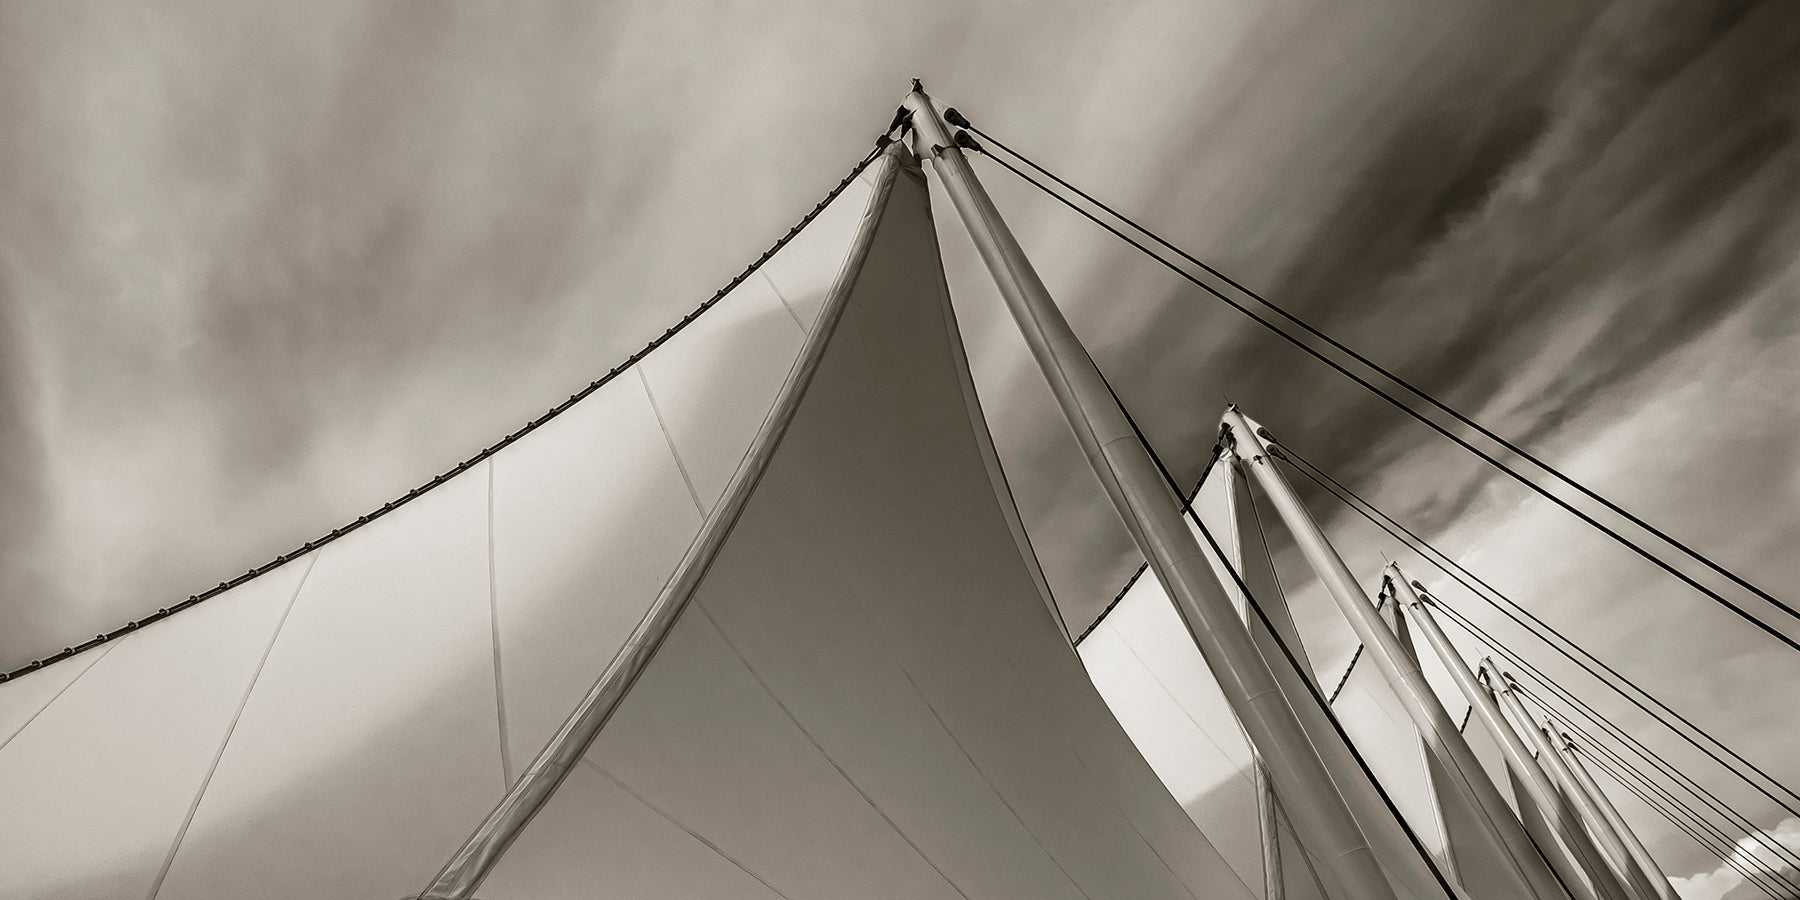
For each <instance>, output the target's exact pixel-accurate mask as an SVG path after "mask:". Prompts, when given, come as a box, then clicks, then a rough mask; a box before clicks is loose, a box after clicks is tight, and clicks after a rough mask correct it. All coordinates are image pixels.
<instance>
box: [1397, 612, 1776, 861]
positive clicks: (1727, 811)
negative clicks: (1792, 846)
mask: <svg viewBox="0 0 1800 900" xmlns="http://www.w3.org/2000/svg"><path fill="white" fill-rule="evenodd" d="M1420 596H1421V598H1423V599H1424V600H1425V601H1426V602H1427V603H1429V604H1430V605H1431V606H1432V607H1434V608H1436V609H1437V610H1438V611H1439V612H1442V613H1443V614H1444V615H1445V616H1446V617H1447V618H1449V619H1450V621H1451V623H1452V624H1454V625H1456V626H1457V627H1459V628H1461V629H1462V630H1463V631H1465V632H1467V633H1468V634H1469V635H1470V636H1471V637H1473V638H1475V639H1476V640H1477V641H1479V642H1480V643H1481V644H1483V645H1484V646H1486V647H1487V648H1488V649H1489V650H1490V651H1491V652H1493V653H1495V654H1498V655H1499V656H1500V657H1501V658H1502V659H1505V660H1506V661H1507V662H1508V663H1511V664H1512V665H1514V666H1516V667H1517V668H1518V671H1519V673H1520V674H1523V675H1525V676H1526V677H1528V678H1530V679H1532V680H1533V681H1535V682H1537V683H1538V684H1540V685H1542V686H1543V687H1544V688H1545V689H1547V690H1549V691H1551V692H1552V693H1554V694H1556V696H1557V698H1558V699H1560V700H1562V701H1563V702H1564V703H1565V704H1567V705H1568V706H1569V708H1570V709H1572V710H1574V711H1575V712H1576V713H1577V714H1578V715H1580V716H1581V717H1582V718H1584V719H1586V720H1587V721H1588V722H1590V723H1592V724H1594V725H1597V726H1599V727H1600V729H1601V730H1603V731H1605V732H1606V733H1607V734H1608V736H1610V737H1612V738H1613V739H1614V740H1616V741H1618V742H1619V743H1620V744H1621V745H1623V746H1624V747H1626V748H1627V749H1629V750H1630V751H1631V752H1632V753H1634V754H1636V755H1637V756H1638V757H1639V758H1640V759H1643V760H1644V761H1645V762H1647V763H1649V764H1650V765H1651V767H1652V768H1655V769H1656V770H1657V771H1659V772H1662V773H1664V774H1666V775H1668V776H1669V777H1671V778H1672V779H1673V780H1674V781H1675V782H1676V783H1677V784H1681V785H1682V787H1683V788H1684V789H1685V790H1687V792H1688V793H1690V794H1693V795H1694V796H1695V797H1697V798H1701V799H1702V802H1705V803H1707V804H1708V805H1709V806H1710V807H1712V808H1713V810H1714V811H1715V812H1718V813H1719V814H1720V815H1722V816H1724V817H1725V818H1726V819H1727V820H1728V821H1730V822H1732V823H1733V824H1735V825H1736V826H1737V827H1738V828H1741V829H1742V830H1743V831H1744V833H1745V835H1746V836H1749V837H1751V838H1752V839H1753V840H1756V841H1757V842H1758V843H1761V844H1763V845H1765V846H1767V847H1769V849H1770V850H1771V851H1772V852H1774V853H1776V854H1777V855H1783V856H1789V857H1793V851H1792V850H1789V849H1788V848H1787V847H1785V846H1779V845H1777V844H1772V843H1770V839H1768V838H1766V837H1764V836H1762V831H1761V829H1759V828H1758V827H1757V826H1756V825H1755V824H1754V823H1753V822H1751V821H1750V819H1749V817H1747V816H1745V815H1743V814H1742V813H1740V812H1738V811H1737V810H1735V809H1733V808H1732V807H1731V806H1730V805H1729V804H1726V803H1725V802H1724V801H1723V800H1720V799H1719V798H1718V797H1717V796H1715V795H1713V794H1712V792H1710V791H1708V790H1706V788H1705V787H1704V786H1702V785H1700V783H1699V782H1697V781H1694V779H1693V778H1691V777H1689V776H1688V775H1686V774H1685V773H1683V772H1681V771H1680V770H1679V769H1677V768H1675V767H1674V766H1672V765H1670V764H1669V763H1668V762H1667V761H1666V760H1664V759H1663V758H1662V757H1661V756H1659V755H1657V754H1656V752H1655V751H1653V750H1651V749H1650V748H1649V747H1647V746H1645V745H1644V744H1643V742H1641V741H1639V740H1638V739H1637V738H1635V737H1632V736H1631V734H1630V733H1628V732H1626V731H1625V730H1624V729H1623V728H1620V727H1619V726H1618V725H1615V724H1613V723H1612V721H1610V720H1609V719H1607V718H1606V717H1605V716H1603V715H1601V714H1600V712H1599V711H1598V710H1596V709H1594V708H1593V707H1592V706H1589V705H1588V704H1587V703H1586V702H1585V701H1583V700H1582V699H1581V698H1579V697H1576V696H1575V695H1574V694H1572V693H1570V692H1569V691H1568V689H1567V688H1564V687H1562V686H1561V685H1559V684H1557V683H1556V682H1555V681H1554V680H1552V679H1551V678H1550V677H1549V676H1548V675H1545V674H1544V673H1543V672H1542V671H1541V670H1539V669H1538V668H1537V667H1536V666H1534V665H1532V664H1531V662H1530V661H1529V660H1527V659H1525V658H1523V657H1521V656H1520V655H1519V654H1518V653H1516V652H1514V651H1513V650H1511V649H1509V648H1508V647H1507V646H1506V645H1505V644H1503V643H1501V642H1500V641H1499V639H1497V638H1495V637H1494V636H1493V635H1492V634H1489V633H1488V632H1487V631H1486V630H1485V629H1483V628H1482V627H1481V626H1479V625H1476V624H1475V623H1474V622H1472V621H1470V620H1469V619H1468V618H1467V617H1465V616H1463V615H1462V614H1461V613H1459V612H1457V611H1456V609H1455V608H1454V607H1452V606H1450V605H1449V604H1446V603H1444V602H1443V601H1442V600H1440V599H1439V598H1437V597H1434V596H1432V595H1431V594H1430V593H1429V592H1426V591H1423V590H1421V592H1420ZM1514 686H1515V687H1516V688H1517V689H1518V690H1519V691H1520V692H1521V693H1523V694H1524V695H1525V696H1527V697H1529V698H1531V699H1532V700H1533V701H1534V702H1536V703H1537V705H1538V706H1540V707H1543V708H1544V709H1546V710H1550V709H1551V708H1552V707H1551V706H1550V705H1549V704H1548V703H1546V702H1545V701H1544V699H1543V698H1542V697H1539V696H1538V695H1537V694H1536V693H1535V692H1533V691H1532V690H1531V689H1530V688H1528V687H1526V686H1524V685H1523V684H1518V683H1517V682H1515V683H1514ZM1559 718H1562V717H1561V716H1559ZM1740 777H1741V776H1740ZM1795 862H1796V864H1797V867H1800V857H1795Z"/></svg>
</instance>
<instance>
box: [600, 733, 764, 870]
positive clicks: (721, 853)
mask: <svg viewBox="0 0 1800 900" xmlns="http://www.w3.org/2000/svg"><path fill="white" fill-rule="evenodd" d="M581 762H582V764H583V765H585V766H587V767H588V768H590V769H593V770H594V771H596V772H599V773H600V774H601V775H602V776H604V777H605V778H606V780H608V781H610V782H612V783H613V784H616V785H618V786H619V790H621V791H624V792H625V793H626V794H627V795H628V796H630V797H631V799H633V800H636V801H637V802H639V803H641V804H643V806H644V808H645V809H648V810H650V811H651V812H653V813H656V814H657V815H658V816H661V817H662V819H663V821H665V822H668V823H669V824H670V825H673V826H675V827H676V828H679V829H681V830H682V831H684V832H686V833H687V835H688V837H691V838H693V839H694V840H696V841H699V842H700V845H701V846H703V847H705V848H706V849H708V850H711V851H712V852H713V853H715V854H717V855H718V857H719V858H720V859H722V860H725V861H726V862H728V863H731V864H732V865H733V866H736V867H737V869H738V871H740V872H743V873H744V874H745V875H748V876H750V877H751V878H754V879H756V881H757V883H758V884H761V885H762V886H763V887H766V888H768V889H769V891H770V892H771V893H773V894H774V895H775V896H777V897H780V898H781V900H792V898H790V897H788V895H787V894H785V893H783V892H782V891H781V889H780V888H777V887H776V886H774V885H772V884H770V883H769V882H768V880H767V879H765V878H763V877H762V876H761V875H758V874H756V872H755V871H753V870H752V869H751V868H750V867H749V866H747V865H744V864H743V863H742V862H739V861H738V859H737V858H736V857H734V856H732V855H731V854H729V853H726V852H725V850H724V848H722V847H720V846H719V845H718V844H715V843H713V842H712V841H711V840H708V839H707V837H706V835H703V834H701V833H700V832H698V831H695V830H694V829H692V828H689V827H688V826H687V825H686V823H684V822H682V821H681V820H680V819H677V818H675V817H674V816H673V815H670V814H669V811H668V810H665V809H663V808H662V807H660V806H657V805H656V804H654V803H651V802H650V799H649V798H647V797H645V796H644V795H643V794H640V793H638V792H637V791H635V790H632V788H631V785H628V784H626V783H625V781H624V780H623V779H621V778H620V777H619V776H617V775H614V774H613V773H612V772H611V771H608V770H607V768H606V767H605V766H602V765H600V764H599V763H597V762H594V761H593V760H592V759H589V758H588V757H586V756H583V757H581Z"/></svg>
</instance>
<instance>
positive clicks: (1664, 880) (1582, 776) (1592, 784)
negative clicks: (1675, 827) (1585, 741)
mask: <svg viewBox="0 0 1800 900" xmlns="http://www.w3.org/2000/svg"><path fill="white" fill-rule="evenodd" d="M1561 737H1562V740H1561V741H1560V742H1555V741H1553V742H1552V743H1556V745H1557V750H1558V751H1559V752H1560V753H1561V754H1562V758H1563V762H1564V763H1566V764H1567V765H1568V767H1569V772H1570V773H1571V774H1573V775H1574V776H1575V780H1576V782H1578V783H1579V784H1580V785H1581V787H1582V790H1585V791H1587V793H1588V796H1589V797H1592V798H1593V799H1594V805H1596V806H1598V807H1599V808H1600V814H1601V815H1603V816H1605V817H1606V824H1608V825H1610V826H1611V827H1612V830H1613V833H1614V834H1616V835H1618V837H1619V840H1620V842H1622V843H1623V844H1624V845H1625V849H1626V850H1628V851H1630V852H1631V861H1632V862H1633V863H1634V864H1636V866H1637V868H1638V870H1639V872H1641V873H1642V874H1643V876H1644V878H1645V879H1646V880H1647V881H1649V882H1650V884H1651V886H1653V887H1655V888H1656V894H1657V896H1658V897H1660V898H1662V900H1678V898H1677V897H1676V896H1675V888H1674V887H1672V886H1670V884H1669V876H1667V875H1664V874H1663V870H1662V867H1661V866H1658V865H1657V864H1656V860H1655V859H1654V858H1653V857H1651V856H1650V850H1649V849H1648V848H1646V847H1645V846H1644V842H1643V841H1640V840H1638V836H1637V833H1636V832H1634V831H1632V830H1631V826H1630V825H1629V824H1627V823H1626V822H1625V817H1624V816H1621V815H1619V808H1618V807H1616V806H1614V805H1613V803H1612V801H1611V800H1609V799H1607V797H1606V792H1605V791H1602V790H1601V789H1600V783H1599V782H1597V781H1595V780H1594V776H1593V774H1592V773H1590V772H1588V770H1587V766H1584V765H1582V763H1581V757H1580V756H1579V755H1578V754H1576V752H1575V742H1574V741H1571V740H1569V736H1568V735H1566V734H1564V735H1562V736H1561Z"/></svg>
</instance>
